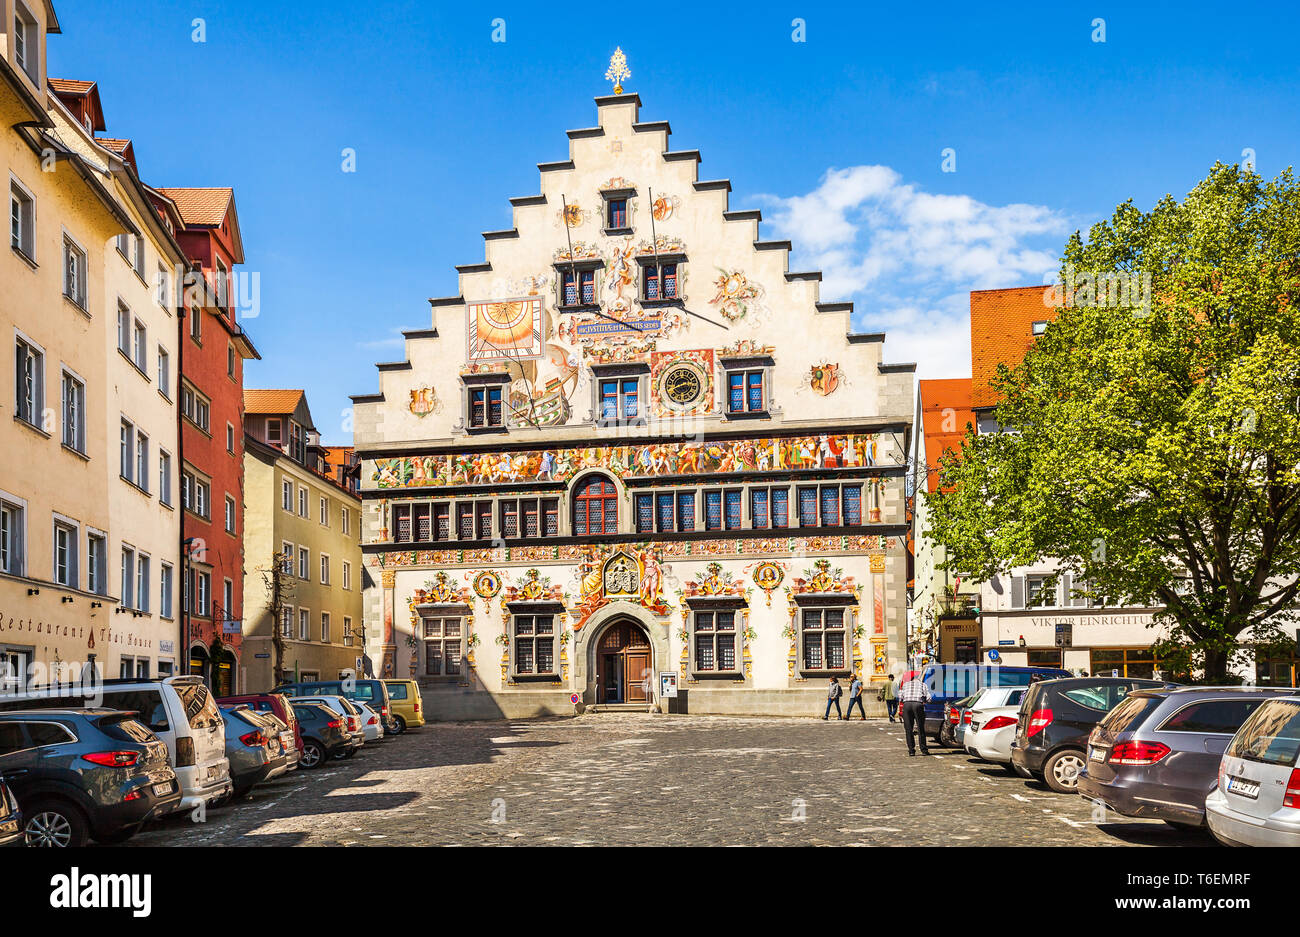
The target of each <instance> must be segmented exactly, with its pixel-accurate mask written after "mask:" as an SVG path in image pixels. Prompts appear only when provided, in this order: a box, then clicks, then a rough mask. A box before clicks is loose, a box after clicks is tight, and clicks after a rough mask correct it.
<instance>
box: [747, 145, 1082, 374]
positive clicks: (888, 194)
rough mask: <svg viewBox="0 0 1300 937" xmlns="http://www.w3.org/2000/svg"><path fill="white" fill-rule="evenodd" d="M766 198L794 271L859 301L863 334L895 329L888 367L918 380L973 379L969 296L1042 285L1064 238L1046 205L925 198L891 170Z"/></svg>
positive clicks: (834, 295) (852, 173) (829, 295)
mask: <svg viewBox="0 0 1300 937" xmlns="http://www.w3.org/2000/svg"><path fill="white" fill-rule="evenodd" d="M759 201H760V203H761V204H763V205H764V206H765V212H764V215H765V220H767V221H768V222H770V224H771V225H772V227H773V228H774V229H775V231H776V232H777V234H778V235H779V236H780V237H783V238H788V239H789V240H790V241H792V242H793V244H794V258H793V259H792V260H791V269H800V270H808V269H815V270H821V271H822V284H821V296H822V299H823V300H826V301H835V300H845V299H853V300H854V301H855V302H856V304H857V310H856V313H855V315H854V325H855V327H857V328H860V329H863V330H865V331H885V332H887V333H888V334H887V339H886V342H885V358H886V360H888V361H915V362H917V365H918V367H917V374H918V376H920V377H962V376H965V375H968V374H970V301H969V292H970V290H974V289H993V288H997V287H1005V286H1026V285H1029V284H1035V283H1041V282H1044V275H1045V274H1047V273H1048V272H1049V271H1054V270H1055V269H1056V265H1057V262H1058V257H1059V253H1060V248H1061V246H1062V245H1063V244H1064V241H1065V235H1066V233H1067V230H1068V229H1067V224H1066V219H1065V218H1064V217H1063V216H1062V215H1061V214H1060V213H1058V212H1056V211H1055V210H1053V209H1051V208H1048V207H1047V206H1043V205H1028V204H1011V205H1002V206H995V205H987V204H985V203H983V202H981V201H979V200H978V199H974V198H972V197H970V196H969V195H942V194H939V195H936V194H932V193H928V192H922V191H919V190H918V189H917V187H916V186H915V185H912V184H909V183H905V182H904V181H903V178H902V176H901V175H899V174H898V173H897V172H895V171H894V170H893V169H890V168H889V167H888V166H853V167H850V168H848V169H831V170H828V171H827V172H826V174H825V175H824V176H823V177H822V180H821V183H820V184H819V185H818V186H817V188H816V189H814V190H813V191H812V192H809V193H808V194H807V195H796V196H791V197H788V198H783V197H780V196H772V195H767V196H760V197H759Z"/></svg>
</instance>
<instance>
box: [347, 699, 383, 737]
mask: <svg viewBox="0 0 1300 937" xmlns="http://www.w3.org/2000/svg"><path fill="white" fill-rule="evenodd" d="M348 702H349V703H351V704H352V705H353V706H355V707H356V708H357V709H358V710H360V711H361V728H362V730H363V731H364V732H365V733H366V741H367V742H379V741H382V740H383V738H384V720H383V719H380V718H379V713H377V712H375V711H374V709H373V708H371V706H370V704H369V703H367V702H365V701H364V700H359V699H353V700H348Z"/></svg>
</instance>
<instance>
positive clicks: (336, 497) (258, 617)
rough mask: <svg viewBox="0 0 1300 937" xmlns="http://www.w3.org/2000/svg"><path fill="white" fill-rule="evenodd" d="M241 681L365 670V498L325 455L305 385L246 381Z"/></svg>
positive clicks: (252, 686)
mask: <svg viewBox="0 0 1300 937" xmlns="http://www.w3.org/2000/svg"><path fill="white" fill-rule="evenodd" d="M244 400H245V429H246V435H245V439H244V556H245V563H246V564H247V565H246V569H245V574H244V605H243V607H244V619H243V628H244V653H243V668H242V669H243V671H244V674H243V675H242V679H241V686H243V687H245V689H246V691H248V692H258V691H262V690H268V689H270V688H271V687H272V686H274V685H276V684H277V683H280V682H284V681H293V680H299V679H301V680H314V679H323V680H337V679H339V678H340V677H341V676H344V675H346V674H349V673H352V674H356V673H358V672H359V671H360V670H361V660H360V659H361V657H362V654H363V652H364V648H363V635H362V632H361V628H362V605H361V575H362V563H361V534H360V531H361V500H360V498H359V497H358V496H357V495H356V494H355V493H353V492H352V491H351V490H349V488H348V487H346V486H345V485H344V484H342V483H341V482H340V481H339V479H338V477H337V474H336V473H334V472H332V471H330V470H329V469H328V467H327V465H326V462H325V452H324V448H323V447H321V446H320V445H319V443H318V440H317V438H316V430H315V427H314V425H313V424H312V419H311V412H310V410H309V409H308V407H307V400H306V397H305V396H304V395H303V393H302V391H300V390H291V391H282V390H270V391H267V390H246V391H245V394H244Z"/></svg>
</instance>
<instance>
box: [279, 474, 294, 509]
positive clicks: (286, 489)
mask: <svg viewBox="0 0 1300 937" xmlns="http://www.w3.org/2000/svg"><path fill="white" fill-rule="evenodd" d="M280 507H281V508H282V509H284V510H286V511H288V512H289V513H290V514H292V513H293V482H291V481H289V480H288V479H282V480H281V481H280Z"/></svg>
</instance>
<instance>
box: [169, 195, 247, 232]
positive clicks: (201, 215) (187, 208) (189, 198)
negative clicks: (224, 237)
mask: <svg viewBox="0 0 1300 937" xmlns="http://www.w3.org/2000/svg"><path fill="white" fill-rule="evenodd" d="M158 191H159V192H161V193H163V195H166V196H167V197H168V198H170V199H171V200H172V201H173V202H175V203H176V207H177V208H178V209H179V210H180V213H181V220H182V221H184V222H185V223H186V224H187V225H191V224H195V225H206V226H209V227H216V226H217V225H220V224H221V222H223V221H225V220H226V212H227V211H228V210H229V208H230V200H231V199H232V198H234V197H235V190H234V189H232V188H230V187H229V186H225V187H219V188H210V189H202V188H175V189H173V188H163V187H162V186H159V187H158Z"/></svg>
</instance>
